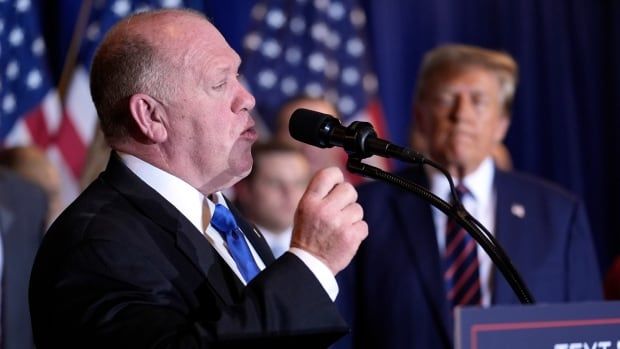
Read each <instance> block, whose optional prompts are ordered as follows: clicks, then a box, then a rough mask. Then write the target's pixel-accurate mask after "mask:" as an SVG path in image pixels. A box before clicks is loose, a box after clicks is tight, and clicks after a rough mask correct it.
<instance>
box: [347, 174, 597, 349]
mask: <svg viewBox="0 0 620 349" xmlns="http://www.w3.org/2000/svg"><path fill="white" fill-rule="evenodd" d="M402 175H403V176H404V177H406V178H408V179H410V180H413V181H414V182H417V183H419V184H421V185H423V186H424V187H426V188H428V180H427V178H426V176H425V175H424V173H423V171H420V170H417V169H411V170H407V171H405V172H404V173H403V174H402ZM494 185H495V188H496V192H497V206H496V207H497V209H496V234H495V235H496V238H497V240H498V241H499V243H500V244H501V245H502V246H503V247H504V249H505V250H506V253H507V254H508V256H509V257H510V258H511V260H512V262H513V263H514V265H515V267H516V268H517V269H518V270H519V271H520V273H521V275H522V276H523V279H524V280H525V282H526V284H527V286H528V287H529V289H530V291H531V292H532V294H533V296H534V298H535V300H536V301H537V302H538V303H550V302H572V301H586V300H598V299H601V297H602V291H601V286H600V276H599V269H598V266H597V260H596V257H595V252H594V248H593V243H592V238H591V236H590V235H591V233H590V228H589V225H588V221H587V218H586V214H585V211H584V207H583V205H581V204H580V203H579V202H578V201H577V200H576V199H575V198H574V197H573V196H571V195H570V194H568V193H566V192H565V191H563V190H561V189H559V188H557V187H556V186H553V185H551V184H549V183H545V182H542V181H541V180H538V179H534V178H532V177H528V176H525V175H522V174H516V173H507V172H500V171H496V172H495V178H494ZM359 195H360V197H359V201H360V203H361V204H362V206H363V207H364V217H365V219H366V221H367V222H368V225H369V235H368V238H367V239H366V240H365V241H364V242H363V243H362V246H361V247H360V251H359V252H358V254H357V255H356V257H355V259H354V262H353V263H352V264H351V266H350V267H349V268H348V269H347V270H346V271H345V272H343V273H341V275H339V284H340V295H339V296H338V303H339V306H340V307H341V308H342V311H343V315H344V316H345V318H347V320H348V321H349V322H350V324H351V326H352V335H351V336H347V337H345V338H343V340H342V341H340V342H339V343H338V345H337V346H336V347H337V348H347V347H351V342H353V345H352V346H353V347H354V348H420V349H426V348H452V337H453V329H452V327H453V318H452V315H451V314H450V313H449V309H448V304H447V302H446V300H445V299H446V296H445V295H446V292H445V291H444V283H443V281H442V275H443V270H442V261H441V257H440V255H439V250H438V247H437V238H436V234H435V227H434V222H433V216H432V212H431V207H430V205H429V204H427V203H426V202H425V201H423V200H421V199H419V198H418V197H417V196H414V195H413V194H410V193H408V192H404V191H403V190H401V189H398V188H396V187H394V186H392V185H388V184H385V183H378V182H375V183H370V184H367V185H364V186H362V187H360V188H359ZM492 290H493V294H492V303H493V304H518V303H519V302H518V299H517V298H516V296H515V295H514V294H513V292H512V290H511V288H510V286H509V285H508V284H507V282H506V281H505V280H504V278H503V276H502V275H501V274H499V272H498V271H497V269H494V270H493V274H492Z"/></svg>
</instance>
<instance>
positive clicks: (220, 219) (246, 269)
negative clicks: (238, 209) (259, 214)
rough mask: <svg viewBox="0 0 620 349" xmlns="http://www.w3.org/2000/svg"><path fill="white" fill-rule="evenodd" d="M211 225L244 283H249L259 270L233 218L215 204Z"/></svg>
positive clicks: (224, 207) (224, 209) (228, 212)
mask: <svg viewBox="0 0 620 349" xmlns="http://www.w3.org/2000/svg"><path fill="white" fill-rule="evenodd" d="M211 225H212V226H213V227H214V228H215V230H217V231H218V232H219V233H220V235H222V238H223V239H224V240H225V241H226V245H227V246H228V252H230V255H231V256H232V258H233V260H234V261H235V264H237V268H239V271H240V272H241V275H242V276H243V278H244V279H245V281H246V282H250V280H252V279H253V278H254V277H255V276H256V274H258V273H259V272H260V269H258V266H257V265H256V262H255V261H254V258H253V257H252V252H250V248H249V247H248V244H247V243H246V242H245V237H244V236H243V232H242V231H241V228H239V226H238V225H237V222H235V217H233V215H232V213H231V212H230V211H229V210H228V209H227V208H226V206H224V205H221V204H216V205H215V212H213V217H211Z"/></svg>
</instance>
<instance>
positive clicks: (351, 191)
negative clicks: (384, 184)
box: [291, 167, 368, 275]
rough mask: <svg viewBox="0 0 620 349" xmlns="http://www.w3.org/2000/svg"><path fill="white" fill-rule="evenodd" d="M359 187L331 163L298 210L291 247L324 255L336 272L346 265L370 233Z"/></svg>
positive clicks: (300, 203) (315, 254)
mask: <svg viewBox="0 0 620 349" xmlns="http://www.w3.org/2000/svg"><path fill="white" fill-rule="evenodd" d="M356 200H357V191H355V188H353V186H352V185H351V184H350V183H347V182H345V181H344V176H343V174H342V171H340V169H338V168H336V167H329V168H326V169H323V170H321V171H319V172H318V173H317V174H316V175H315V176H314V177H313V178H312V180H311V181H310V184H309V185H308V188H307V189H306V192H305V193H304V195H303V196H302V198H301V201H300V202H299V205H298V207H297V212H296V213H295V223H294V226H293V237H292V239H291V247H297V248H300V249H303V250H305V251H307V252H309V253H311V254H312V255H314V256H315V257H317V258H318V259H320V260H321V261H322V262H323V263H325V265H327V267H329V268H330V269H331V271H332V272H333V273H334V275H336V274H337V273H338V272H340V271H341V270H342V269H344V268H345V267H346V266H347V265H348V264H349V262H351V259H352V258H353V256H354V255H355V252H357V249H358V247H359V245H360V243H361V242H362V240H364V239H365V238H366V236H367V235H368V225H367V224H366V222H365V221H364V220H363V217H364V211H363V210H362V207H361V206H360V205H359V204H358V203H357V202H356Z"/></svg>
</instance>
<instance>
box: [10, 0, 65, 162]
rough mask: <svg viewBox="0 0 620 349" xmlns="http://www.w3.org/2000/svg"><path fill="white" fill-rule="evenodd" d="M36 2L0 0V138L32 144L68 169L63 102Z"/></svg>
mask: <svg viewBox="0 0 620 349" xmlns="http://www.w3.org/2000/svg"><path fill="white" fill-rule="evenodd" d="M40 15H41V13H40V8H39V2H38V1H30V0H13V1H9V0H4V1H0V141H1V142H2V145H3V146H6V147H11V146H20V145H32V144H35V145H37V146H39V147H40V148H41V149H44V150H46V152H47V154H48V156H49V157H50V158H51V159H52V160H53V161H54V162H55V163H56V164H57V165H58V168H59V169H60V171H61V172H62V171H68V162H67V161H66V158H65V150H66V149H63V144H62V142H60V141H59V139H58V137H57V135H58V131H59V129H60V128H61V123H62V122H61V119H62V117H61V115H62V113H61V107H60V102H59V99H58V95H57V91H56V89H55V87H54V85H53V82H52V79H51V76H50V70H49V67H48V64H47V60H46V59H47V53H46V48H45V41H44V40H43V36H42V35H41V25H40Z"/></svg>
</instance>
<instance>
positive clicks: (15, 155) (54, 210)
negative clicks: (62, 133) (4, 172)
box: [0, 145, 62, 226]
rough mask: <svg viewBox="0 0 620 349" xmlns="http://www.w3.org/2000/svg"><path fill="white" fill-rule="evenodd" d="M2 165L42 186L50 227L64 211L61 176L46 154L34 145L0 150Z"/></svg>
mask: <svg viewBox="0 0 620 349" xmlns="http://www.w3.org/2000/svg"><path fill="white" fill-rule="evenodd" d="M0 165H4V166H6V167H7V168H9V169H11V170H13V171H15V172H16V173H18V174H19V175H20V176H22V178H24V179H26V180H28V181H30V182H32V183H34V184H36V185H38V186H40V187H41V188H42V189H43V190H44V191H45V194H46V195H47V199H48V205H47V207H48V213H47V225H48V226H49V225H50V224H51V223H52V222H53V221H54V219H56V217H57V216H58V214H60V211H61V210H62V202H61V200H60V174H59V173H58V169H57V168H56V167H55V166H54V164H53V163H52V162H51V161H50V160H49V159H48V158H47V156H46V155H45V153H44V152H43V151H42V150H41V149H39V148H37V147H36V146H34V145H29V146H19V147H13V148H5V149H2V150H0Z"/></svg>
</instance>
